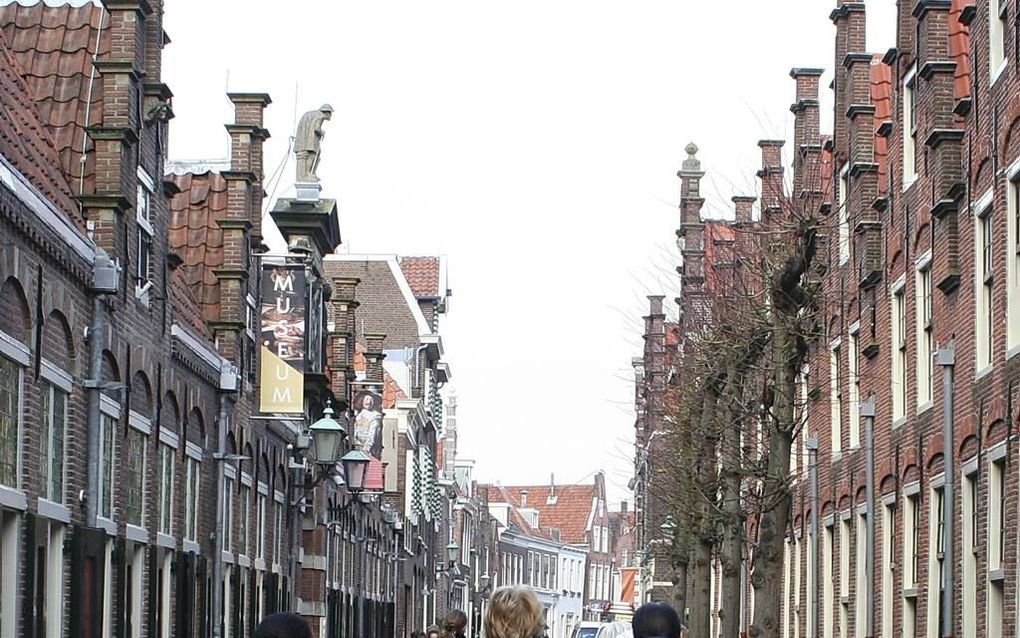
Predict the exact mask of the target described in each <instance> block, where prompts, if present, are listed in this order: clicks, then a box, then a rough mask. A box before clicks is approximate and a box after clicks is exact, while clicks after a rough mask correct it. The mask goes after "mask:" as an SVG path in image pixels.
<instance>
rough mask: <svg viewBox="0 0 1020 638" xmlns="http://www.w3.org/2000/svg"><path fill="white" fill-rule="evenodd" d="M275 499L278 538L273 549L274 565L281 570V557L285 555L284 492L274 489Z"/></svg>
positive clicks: (274, 521) (274, 512) (274, 510)
mask: <svg viewBox="0 0 1020 638" xmlns="http://www.w3.org/2000/svg"><path fill="white" fill-rule="evenodd" d="M273 501H274V502H275V503H276V506H275V507H274V508H273V526H274V528H275V529H274V534H273V536H274V539H275V540H276V547H275V548H274V549H273V565H274V567H275V569H276V570H277V571H279V570H280V566H281V565H282V563H281V561H280V557H281V556H282V555H283V527H284V526H283V503H284V498H283V493H282V492H280V491H278V490H274V491H273Z"/></svg>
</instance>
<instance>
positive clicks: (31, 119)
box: [0, 31, 85, 229]
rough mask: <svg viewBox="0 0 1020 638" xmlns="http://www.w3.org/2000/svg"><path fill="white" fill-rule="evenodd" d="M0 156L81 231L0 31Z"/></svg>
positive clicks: (63, 179) (50, 145) (46, 134)
mask: <svg viewBox="0 0 1020 638" xmlns="http://www.w3.org/2000/svg"><path fill="white" fill-rule="evenodd" d="M0 155H3V156H4V157H5V158H6V159H7V161H9V162H10V163H11V164H12V165H14V167H15V168H16V169H17V170H18V172H20V173H21V174H22V175H24V176H25V177H26V178H27V179H28V180H29V182H31V184H32V185H33V186H35V188H37V189H38V190H39V192H41V193H42V194H43V195H44V196H46V198H47V199H49V200H50V202H52V203H53V204H54V205H55V206H56V207H57V208H58V209H60V210H61V211H62V212H63V213H64V214H65V215H67V216H68V217H69V218H70V219H71V220H72V221H73V222H74V223H75V224H76V225H77V226H78V227H79V228H81V229H84V228H85V220H84V218H83V217H82V215H81V211H80V209H79V208H78V204H77V202H75V200H74V198H73V197H72V196H71V185H70V183H69V182H68V181H67V178H66V176H65V175H64V174H63V173H62V172H61V171H60V169H59V168H58V166H59V162H60V160H59V155H58V154H57V149H56V147H55V146H54V145H53V139H52V138H51V137H50V134H49V132H48V131H47V130H46V127H45V126H44V124H43V121H42V119H41V118H40V115H39V112H38V110H37V109H36V108H35V102H34V100H33V99H32V94H31V93H30V90H29V87H28V84H27V83H26V82H25V80H24V78H23V77H22V73H21V68H20V66H19V65H18V62H17V60H16V59H15V57H14V56H13V55H12V54H11V51H10V49H9V48H8V47H7V45H6V37H5V36H4V34H3V32H2V31H0Z"/></svg>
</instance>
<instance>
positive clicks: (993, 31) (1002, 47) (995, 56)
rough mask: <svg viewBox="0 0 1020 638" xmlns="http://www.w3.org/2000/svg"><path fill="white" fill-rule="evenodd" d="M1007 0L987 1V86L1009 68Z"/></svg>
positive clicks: (993, 82)
mask: <svg viewBox="0 0 1020 638" xmlns="http://www.w3.org/2000/svg"><path fill="white" fill-rule="evenodd" d="M1008 8H1009V3H1008V2H1007V0H988V73H989V75H988V84H989V86H991V85H993V84H995V82H996V81H997V80H998V79H999V78H1000V77H1001V76H1002V72H1003V71H1005V70H1006V67H1007V66H1009V55H1008V51H1007V47H1008V46H1009V43H1010V36H1011V35H1012V34H1011V33H1010V29H1009V24H1008V20H1007V18H1008Z"/></svg>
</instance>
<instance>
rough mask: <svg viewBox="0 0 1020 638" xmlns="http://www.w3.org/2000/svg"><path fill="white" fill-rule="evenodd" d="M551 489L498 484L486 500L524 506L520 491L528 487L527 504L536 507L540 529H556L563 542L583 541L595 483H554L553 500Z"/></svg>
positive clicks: (578, 542) (575, 542)
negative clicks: (553, 501) (554, 498)
mask: <svg viewBox="0 0 1020 638" xmlns="http://www.w3.org/2000/svg"><path fill="white" fill-rule="evenodd" d="M550 489H551V488H550V486H549V485H514V486H510V485H508V486H497V489H496V490H495V492H492V491H490V493H489V500H490V501H492V502H502V503H510V504H511V505H513V506H514V507H518V508H519V507H525V505H522V503H521V492H522V491H527V493H528V502H527V505H526V507H528V508H529V509H531V508H534V509H536V510H538V524H539V526H540V527H541V529H542V530H543V531H546V533H548V532H547V530H549V529H557V530H559V531H560V538H561V539H562V540H563V542H565V543H571V544H582V543H586V542H587V540H588V539H587V538H586V536H585V534H586V532H587V531H588V516H589V514H591V508H592V500H593V499H594V498H595V485H594V484H591V485H556V486H555V488H552V489H555V495H556V501H555V503H549V493H550Z"/></svg>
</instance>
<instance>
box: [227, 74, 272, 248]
mask: <svg viewBox="0 0 1020 638" xmlns="http://www.w3.org/2000/svg"><path fill="white" fill-rule="evenodd" d="M227 97H228V98H229V99H230V101H231V103H233V105H234V122H233V123H231V124H227V125H226V127H227V132H228V133H230V173H231V177H230V178H228V179H231V180H232V181H231V184H230V185H229V188H228V193H227V196H228V198H239V197H240V196H241V195H242V194H243V195H244V196H245V197H247V205H248V216H247V219H248V222H249V223H250V224H251V227H250V230H249V233H248V241H249V244H250V246H252V247H253V248H261V246H262V207H263V206H262V205H263V200H264V199H265V197H266V194H265V191H264V190H263V180H264V179H265V173H264V167H263V157H262V146H263V144H264V143H265V141H266V140H267V139H269V131H268V130H266V129H265V128H263V121H264V115H265V109H266V107H267V106H269V104H271V103H272V100H271V99H270V97H269V95H268V94H266V93H228V94H227ZM224 177H227V174H226V173H224ZM233 181H237V182H242V183H243V184H242V183H239V184H238V185H237V187H236V190H237V192H236V193H235V192H234V191H235V187H234V184H233ZM244 186H246V188H244ZM242 191H246V192H243V193H242ZM228 201H230V199H228Z"/></svg>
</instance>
